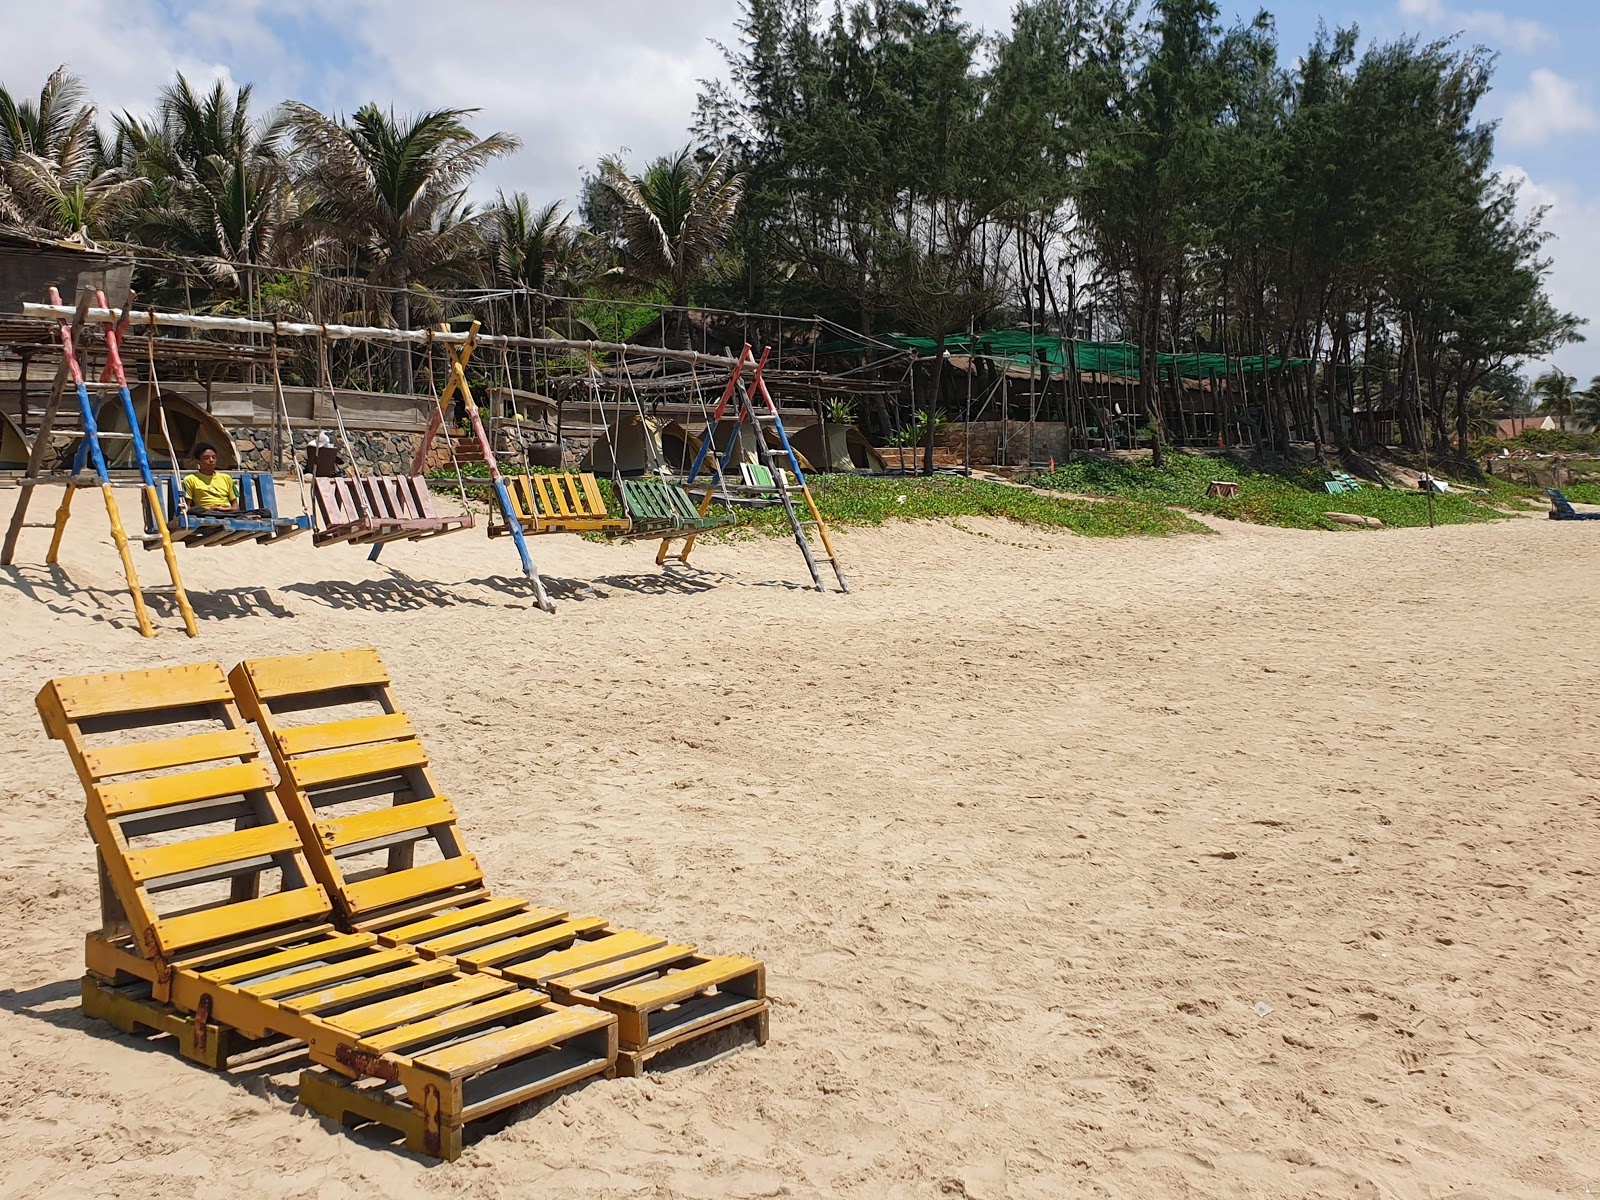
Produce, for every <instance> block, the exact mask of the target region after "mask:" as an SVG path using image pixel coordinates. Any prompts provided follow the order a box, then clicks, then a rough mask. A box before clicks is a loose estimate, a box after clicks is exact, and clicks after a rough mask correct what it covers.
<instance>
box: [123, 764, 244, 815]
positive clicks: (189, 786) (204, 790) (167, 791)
mask: <svg viewBox="0 0 1600 1200" xmlns="http://www.w3.org/2000/svg"><path fill="white" fill-rule="evenodd" d="M271 787H272V774H271V772H269V771H268V770H267V767H266V764H265V763H261V762H248V763H235V764H234V765H232V766H227V767H209V768H207V769H205V770H203V771H185V772H184V773H183V774H181V775H161V776H157V777H156V778H155V779H136V780H131V781H130V782H128V783H110V784H105V785H103V786H102V787H101V788H100V789H99V790H100V804H101V808H102V809H103V810H104V812H105V814H106V816H108V817H120V816H126V815H128V814H130V813H139V812H149V811H150V810H151V809H155V808H166V807H167V806H168V805H172V804H189V803H191V802H193V801H195V800H216V799H218V798H220V797H222V796H242V795H244V794H245V793H247V792H259V791H266V790H268V789H269V788H271Z"/></svg>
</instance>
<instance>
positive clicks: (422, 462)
mask: <svg viewBox="0 0 1600 1200" xmlns="http://www.w3.org/2000/svg"><path fill="white" fill-rule="evenodd" d="M440 331H441V332H443V333H448V332H449V331H450V327H449V326H448V325H443V326H440ZM441 342H442V344H443V346H444V349H445V353H446V354H447V355H449V358H450V379H449V381H448V382H447V383H446V384H445V386H444V391H442V392H440V393H439V399H438V402H437V403H436V404H435V405H434V408H433V415H432V416H431V417H429V418H428V429H427V432H426V433H424V434H423V435H422V440H421V441H420V442H419V443H418V444H417V452H416V454H415V456H413V458H412V460H411V473H412V474H413V475H421V474H422V473H423V470H424V469H425V467H426V465H427V459H428V451H429V449H430V448H431V447H432V446H433V439H434V438H436V437H437V436H438V435H439V433H440V431H441V429H442V428H443V426H444V421H445V411H446V409H445V406H446V405H447V404H449V403H450V402H451V400H453V399H454V398H455V394H456V393H457V392H460V393H461V396H462V399H463V401H464V402H465V405H466V410H467V419H468V420H469V421H470V422H471V423H472V431H473V433H474V434H476V435H477V438H478V450H479V452H480V453H481V454H482V455H483V462H484V465H485V466H486V467H488V468H489V484H490V487H491V488H492V490H493V491H494V499H495V503H496V504H497V505H498V506H499V508H500V515H501V516H502V517H504V518H505V521H506V527H507V528H508V529H509V530H510V532H511V540H512V541H513V542H514V543H515V544H516V547H517V554H518V556H520V557H521V559H522V573H523V574H524V575H526V576H527V577H528V580H529V582H531V583H532V584H533V591H534V596H535V598H536V599H537V601H538V604H539V607H540V608H541V609H543V610H544V611H545V612H547V613H553V612H555V610H556V606H555V604H554V602H552V601H551V599H550V596H549V594H548V593H547V592H546V591H545V589H544V580H543V579H541V578H539V569H538V568H537V567H536V566H534V564H533V555H532V554H531V553H529V551H528V541H527V538H525V537H524V536H523V534H522V522H521V520H520V519H519V518H518V516H517V512H516V508H515V506H514V505H513V504H512V502H511V491H510V489H509V488H508V487H507V486H506V477H505V476H504V475H502V474H501V473H500V463H499V461H498V460H497V459H496V458H495V454H494V446H493V445H491V444H490V442H489V435H488V433H487V432H486V431H485V430H484V428H483V419H482V418H481V417H480V416H479V414H478V404H477V401H476V400H474V399H473V396H472V386H471V385H470V384H469V383H468V382H467V361H468V360H469V359H470V358H471V357H472V352H473V350H474V349H476V348H477V345H478V322H477V321H474V322H473V323H472V328H471V329H470V330H469V331H468V332H467V337H466V340H465V341H462V342H460V343H459V344H458V345H452V344H451V343H450V342H448V341H443V339H441ZM447 436H448V435H447ZM381 549H383V547H382V545H381V544H380V545H376V546H374V547H373V548H372V553H371V554H369V555H367V557H368V559H371V560H376V559H377V557H378V551H379V550H381Z"/></svg>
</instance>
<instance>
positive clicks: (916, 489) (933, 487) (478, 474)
mask: <svg viewBox="0 0 1600 1200" xmlns="http://www.w3.org/2000/svg"><path fill="white" fill-rule="evenodd" d="M462 474H463V475H465V476H467V477H468V479H469V482H468V485H467V491H468V494H469V495H470V496H472V498H473V499H475V500H478V501H481V502H483V503H492V502H493V499H494V498H493V496H492V495H491V494H490V491H489V489H488V488H487V487H485V486H484V485H483V483H482V480H483V478H484V477H485V476H486V475H487V474H488V470H487V469H486V468H485V467H484V466H483V464H482V463H464V464H462ZM429 479H430V480H432V481H433V485H434V488H435V490H438V491H450V490H453V489H454V488H455V485H456V479H455V472H454V471H449V470H446V471H435V472H434V473H433V474H432V475H430V476H429ZM809 483H810V486H811V494H812V495H813V496H815V497H816V500H817V506H818V508H820V509H821V510H822V516H823V519H824V520H825V521H827V522H828V524H829V525H830V526H836V527H839V528H848V527H851V526H861V525H882V524H884V523H885V522H886V521H891V520H894V519H897V518H898V519H901V520H908V521H927V520H950V519H960V518H962V517H1003V518H1006V519H1007V520H1011V521H1016V522H1017V523H1018V524H1021V525H1032V526H1038V527H1046V528H1055V529H1067V530H1070V531H1071V532H1073V533H1077V534H1082V535H1083V536H1085V537H1130V536H1145V537H1152V536H1160V535H1163V534H1169V533H1205V532H1207V530H1206V527H1205V526H1204V525H1201V524H1200V523H1199V522H1197V521H1194V520H1191V519H1190V518H1189V517H1187V516H1185V515H1184V514H1182V513H1179V512H1175V511H1173V510H1172V509H1171V508H1169V507H1167V505H1166V504H1164V503H1163V502H1161V501H1159V500H1154V501H1152V500H1146V499H1144V498H1141V497H1124V498H1120V499H1112V500H1074V499H1066V498H1063V497H1059V496H1043V495H1040V494H1039V493H1038V492H1036V491H1032V490H1030V489H1028V488H1019V487H1009V486H1007V485H1005V484H1001V483H990V482H988V481H986V480H981V479H963V478H959V477H956V476H949V475H935V476H932V477H931V478H923V477H912V476H907V477H900V476H893V477H887V478H885V477H881V476H877V477H869V476H858V475H816V476H813V477H812V478H811V479H810V480H809ZM600 490H601V492H602V493H603V494H604V495H605V498H606V507H607V508H608V509H609V510H610V511H612V512H621V511H622V507H621V502H620V499H619V497H618V496H617V492H616V488H615V486H614V485H613V484H612V482H611V480H609V479H604V478H602V479H601V480H600ZM788 532H789V526H788V523H787V522H786V521H785V519H784V516H783V510H782V509H781V508H780V507H778V506H777V505H772V506H770V507H766V508H754V507H750V508H741V509H740V512H739V525H738V526H737V528H736V529H735V530H734V531H733V532H732V533H731V534H730V535H728V536H744V535H748V534H763V535H766V534H772V535H787V534H788ZM713 536H714V535H713Z"/></svg>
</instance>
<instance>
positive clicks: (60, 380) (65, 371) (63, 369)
mask: <svg viewBox="0 0 1600 1200" xmlns="http://www.w3.org/2000/svg"><path fill="white" fill-rule="evenodd" d="M91 300H92V296H91V294H90V292H89V289H88V288H85V289H84V291H83V295H82V296H81V297H79V299H78V308H77V311H76V312H74V313H73V314H72V336H73V338H74V339H76V338H77V336H78V334H79V332H80V331H81V330H82V329H83V320H84V316H85V315H86V314H87V313H88V311H89V304H90V303H91ZM71 373H72V366H71V364H70V363H68V362H67V358H66V356H65V355H63V356H62V358H61V365H60V366H59V367H57V368H56V377H55V380H54V381H53V382H52V383H51V385H50V395H49V396H48V397H46V398H45V402H44V412H43V413H42V414H41V415H40V417H39V432H38V433H36V434H34V436H33V448H32V449H31V450H29V451H28V468H27V471H26V472H25V473H24V475H23V483H22V487H21V488H20V489H18V491H17V504H16V507H15V508H13V509H12V510H11V524H10V526H8V527H7V529H6V540H5V544H4V546H0V565H3V566H8V567H9V566H10V565H11V562H12V560H13V559H15V558H16V555H17V538H18V537H19V536H20V535H21V533H22V525H23V522H24V521H26V520H27V517H28V502H29V501H30V500H32V499H33V489H34V488H35V487H37V486H38V485H37V484H34V483H30V482H28V480H30V479H32V478H34V477H35V476H37V475H38V474H39V471H40V469H41V468H42V467H43V466H44V456H45V454H46V452H47V451H48V450H49V448H50V431H51V429H53V428H54V427H55V423H56V410H57V409H58V408H60V407H61V394H62V392H63V391H65V390H66V386H67V379H68V378H69V376H70V375H71Z"/></svg>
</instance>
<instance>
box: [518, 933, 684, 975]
mask: <svg viewBox="0 0 1600 1200" xmlns="http://www.w3.org/2000/svg"><path fill="white" fill-rule="evenodd" d="M666 944H667V939H666V938H660V937H656V936H655V934H653V933H642V932H640V931H639V930H637V929H618V930H614V931H612V932H611V933H608V934H607V935H606V936H605V937H598V938H595V939H594V940H593V941H589V942H579V943H577V944H576V945H574V946H572V947H570V948H568V949H566V950H557V951H555V953H553V954H545V955H541V956H540V957H539V958H537V959H535V960H534V961H533V962H531V963H528V964H527V965H526V966H508V967H505V968H503V969H504V971H505V974H506V975H507V976H508V977H510V978H512V979H525V980H529V981H531V982H533V983H538V984H543V983H544V981H545V980H547V979H560V978H561V977H562V976H564V975H571V974H572V973H574V972H576V971H582V970H585V969H587V968H589V967H595V966H599V965H600V964H602V963H610V962H616V961H617V960H618V959H623V958H628V957H630V956H631V955H635V954H643V953H644V952H645V951H647V950H655V949H658V948H660V947H662V946H665V945H666Z"/></svg>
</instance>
